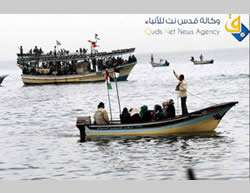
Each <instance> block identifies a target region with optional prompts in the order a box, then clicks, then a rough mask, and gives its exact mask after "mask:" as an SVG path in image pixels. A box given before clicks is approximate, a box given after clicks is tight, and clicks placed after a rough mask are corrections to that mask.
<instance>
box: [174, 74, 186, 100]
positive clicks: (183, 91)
mask: <svg viewBox="0 0 250 193" xmlns="http://www.w3.org/2000/svg"><path fill="white" fill-rule="evenodd" d="M174 75H175V77H176V78H177V79H178V80H179V76H178V75H177V74H174ZM186 96H187V82H186V81H185V80H182V81H180V82H179V97H186Z"/></svg>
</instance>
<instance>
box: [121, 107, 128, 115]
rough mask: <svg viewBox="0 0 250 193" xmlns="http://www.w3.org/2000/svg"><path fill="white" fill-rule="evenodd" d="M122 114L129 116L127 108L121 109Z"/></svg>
mask: <svg viewBox="0 0 250 193" xmlns="http://www.w3.org/2000/svg"><path fill="white" fill-rule="evenodd" d="M122 114H123V115H127V114H129V112H128V109H127V107H124V108H123V110H122Z"/></svg>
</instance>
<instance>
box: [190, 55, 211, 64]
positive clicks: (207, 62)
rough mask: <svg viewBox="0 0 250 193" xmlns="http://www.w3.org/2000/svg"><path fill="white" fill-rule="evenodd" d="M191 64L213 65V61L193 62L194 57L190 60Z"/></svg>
mask: <svg viewBox="0 0 250 193" xmlns="http://www.w3.org/2000/svg"><path fill="white" fill-rule="evenodd" d="M190 61H191V62H193V63H194V64H213V63H214V60H194V57H193V56H192V57H191V59H190Z"/></svg>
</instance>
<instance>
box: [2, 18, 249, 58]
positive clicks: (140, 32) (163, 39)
mask: <svg viewBox="0 0 250 193" xmlns="http://www.w3.org/2000/svg"><path fill="white" fill-rule="evenodd" d="M157 16H158V19H159V18H164V19H165V20H168V21H169V22H171V21H174V20H175V21H176V22H175V23H174V22H173V23H166V22H165V23H158V24H157V23H155V24H152V22H154V21H157V20H156V17H157ZM238 16H240V22H241V23H242V24H244V25H245V26H246V27H247V28H248V29H249V15H247V14H245V15H244V14H242V15H239V14H238V15H237V14H233V15H232V17H231V18H232V19H234V18H237V17H238ZM201 18H203V21H205V22H201ZM206 18H209V20H210V21H211V22H210V23H209V24H208V23H207V22H206V21H208V20H206ZM149 19H150V21H151V23H148V24H146V22H147V21H149ZM195 19H197V20H196V21H197V22H196V23H187V22H186V23H185V20H186V21H190V22H195ZM158 21H159V20H158ZM162 21H163V20H162ZM177 21H178V22H177ZM215 21H216V22H215ZM231 21H232V20H230V19H229V15H228V14H177V15H176V14H121V15H119V14H1V15H0V26H1V33H0V60H15V59H16V53H18V52H19V49H18V47H19V46H20V45H22V46H23V49H24V52H28V51H29V50H30V49H31V48H34V47H35V46H36V45H37V46H38V48H40V47H41V48H42V49H43V50H44V51H45V52H49V51H50V50H53V47H54V46H55V45H56V40H58V41H59V42H60V43H61V48H65V49H67V50H70V51H75V50H77V49H79V48H80V47H81V48H88V49H89V48H90V43H89V42H88V40H93V41H94V40H95V37H94V34H95V33H97V34H98V36H99V38H100V40H98V42H97V45H98V46H99V47H98V50H99V51H111V50H115V49H122V48H131V47H135V48H136V53H156V52H178V51H180V52H181V51H188V50H207V49H209V50H211V49H224V48H249V35H248V36H247V37H246V38H245V39H244V40H243V41H241V42H240V41H238V40H237V39H236V38H235V37H233V36H232V33H230V32H227V31H226V30H225V25H226V22H228V26H229V27H230V24H231ZM202 30H203V32H206V33H209V34H205V35H201V33H200V32H201V31H202ZM204 30H208V31H204Z"/></svg>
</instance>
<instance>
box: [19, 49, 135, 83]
mask: <svg viewBox="0 0 250 193" xmlns="http://www.w3.org/2000/svg"><path fill="white" fill-rule="evenodd" d="M134 51H135V48H128V49H119V50H113V51H111V52H97V53H90V54H87V53H80V54H79V53H72V54H70V53H59V54H57V55H53V54H32V53H28V54H23V53H22V54H21V53H20V54H17V56H18V58H17V64H18V67H19V68H21V70H22V75H21V77H22V81H23V83H24V84H33V85H38V84H58V83H89V82H100V81H105V72H106V70H107V71H108V72H110V76H111V80H113V78H114V73H113V71H114V68H115V69H116V70H117V71H119V76H118V77H116V78H117V80H118V81H125V80H127V78H128V76H129V74H130V72H131V71H132V69H133V67H134V66H135V65H136V63H137V59H136V58H135V56H134V55H132V56H131V55H130V54H131V53H133V52H134ZM125 54H129V57H128V58H123V57H122V56H123V55H125Z"/></svg>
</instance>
